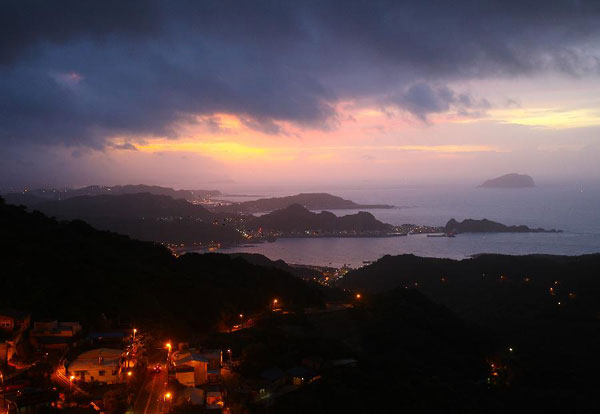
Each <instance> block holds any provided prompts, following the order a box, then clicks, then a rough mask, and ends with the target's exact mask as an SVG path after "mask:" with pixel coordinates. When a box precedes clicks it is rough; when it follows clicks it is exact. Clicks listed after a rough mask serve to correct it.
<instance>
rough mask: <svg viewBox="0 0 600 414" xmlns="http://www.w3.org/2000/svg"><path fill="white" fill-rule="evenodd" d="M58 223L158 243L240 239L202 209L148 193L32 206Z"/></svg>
mask: <svg viewBox="0 0 600 414" xmlns="http://www.w3.org/2000/svg"><path fill="white" fill-rule="evenodd" d="M34 208H35V209H36V210H39V211H41V212H43V213H45V214H47V215H49V216H52V217H57V218H59V219H69V220H73V219H78V220H83V221H85V222H87V223H89V224H91V225H93V226H94V227H96V228H97V229H100V230H110V231H115V232H117V233H121V234H126V235H128V236H131V237H134V238H137V239H140V240H146V241H155V242H159V243H173V244H182V243H183V244H189V243H207V242H220V243H236V242H240V241H243V240H244V238H243V237H242V235H241V234H240V233H239V232H238V231H237V230H236V229H234V228H233V227H232V226H230V225H227V224H228V223H227V222H225V221H223V220H218V219H219V217H217V216H216V215H215V214H213V213H211V212H210V211H208V210H207V209H205V208H204V207H202V206H199V205H195V204H191V203H189V202H188V201H186V200H183V199H177V200H175V199H173V198H171V197H169V196H164V195H155V194H150V193H139V194H123V195H99V196H81V197H73V198H68V199H66V200H62V201H47V202H44V203H41V204H38V205H36V206H34Z"/></svg>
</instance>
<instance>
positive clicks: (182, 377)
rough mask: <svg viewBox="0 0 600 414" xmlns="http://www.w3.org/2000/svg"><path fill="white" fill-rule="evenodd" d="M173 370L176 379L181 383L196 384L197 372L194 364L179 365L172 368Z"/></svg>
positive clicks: (186, 384) (191, 385)
mask: <svg viewBox="0 0 600 414" xmlns="http://www.w3.org/2000/svg"><path fill="white" fill-rule="evenodd" d="M171 372H173V373H174V374H175V379H176V380H177V381H179V383H180V384H181V385H185V386H186V387H195V386H196V375H195V374H196V373H195V369H194V367H193V366H192V365H185V364H183V365H177V366H175V367H173V368H171Z"/></svg>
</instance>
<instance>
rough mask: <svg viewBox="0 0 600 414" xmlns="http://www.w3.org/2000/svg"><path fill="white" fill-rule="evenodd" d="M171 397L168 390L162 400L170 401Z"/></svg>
mask: <svg viewBox="0 0 600 414" xmlns="http://www.w3.org/2000/svg"><path fill="white" fill-rule="evenodd" d="M171 397H172V395H171V393H170V392H167V393H166V394H165V397H164V400H165V401H170V400H171Z"/></svg>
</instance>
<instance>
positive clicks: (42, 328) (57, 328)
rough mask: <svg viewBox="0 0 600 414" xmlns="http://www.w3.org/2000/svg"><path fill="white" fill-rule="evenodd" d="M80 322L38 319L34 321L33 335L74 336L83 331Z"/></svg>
mask: <svg viewBox="0 0 600 414" xmlns="http://www.w3.org/2000/svg"><path fill="white" fill-rule="evenodd" d="M81 329H82V328H81V325H80V324H79V322H58V321H57V320H50V321H37V322H34V323H33V329H32V331H31V335H32V336H38V337H41V336H63V337H73V336H75V335H77V334H78V333H79V332H81Z"/></svg>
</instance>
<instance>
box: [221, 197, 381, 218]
mask: <svg viewBox="0 0 600 414" xmlns="http://www.w3.org/2000/svg"><path fill="white" fill-rule="evenodd" d="M292 204H300V205H301V206H304V207H305V208H307V209H309V210H349V209H352V210H354V209H360V208H364V209H369V208H393V206H389V205H382V204H376V205H362V204H357V203H355V202H354V201H351V200H345V199H343V198H341V197H337V196H334V195H331V194H328V193H301V194H297V195H293V196H287V197H273V198H261V199H259V200H254V201H245V202H242V203H233V204H231V205H227V206H219V207H217V208H216V210H215V211H219V212H228V213H245V214H251V213H262V212H267V211H274V210H280V209H283V208H286V207H289V206H290V205H292Z"/></svg>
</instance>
